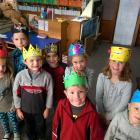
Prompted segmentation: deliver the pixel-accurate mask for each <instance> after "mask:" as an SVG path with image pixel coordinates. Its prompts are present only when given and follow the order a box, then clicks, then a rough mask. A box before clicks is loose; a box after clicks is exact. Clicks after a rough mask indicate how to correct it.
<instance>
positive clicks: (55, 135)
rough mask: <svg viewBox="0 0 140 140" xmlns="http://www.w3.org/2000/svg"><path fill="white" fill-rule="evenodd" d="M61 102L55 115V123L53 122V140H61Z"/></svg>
mask: <svg viewBox="0 0 140 140" xmlns="http://www.w3.org/2000/svg"><path fill="white" fill-rule="evenodd" d="M61 102H62V101H61V100H60V101H59V103H58V105H57V108H56V110H55V113H54V117H53V122H52V140H59V138H60V131H61V116H60V114H61V113H60V112H61V106H62V105H61Z"/></svg>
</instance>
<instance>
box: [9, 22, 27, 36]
mask: <svg viewBox="0 0 140 140" xmlns="http://www.w3.org/2000/svg"><path fill="white" fill-rule="evenodd" d="M18 25H19V26H18ZM11 32H12V36H13V35H14V33H24V34H25V35H26V36H27V38H29V29H28V27H27V26H25V25H23V24H14V25H13V26H12V28H11Z"/></svg>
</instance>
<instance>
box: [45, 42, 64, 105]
mask: <svg viewBox="0 0 140 140" xmlns="http://www.w3.org/2000/svg"><path fill="white" fill-rule="evenodd" d="M44 52H45V59H46V62H45V64H44V66H43V68H44V69H45V70H46V71H47V72H49V73H50V74H51V75H52V78H53V81H54V100H53V103H54V108H56V106H57V103H58V102H59V100H60V99H62V98H65V95H64V94H63V91H64V85H63V75H64V73H65V68H66V64H64V63H61V62H60V61H59V52H58V46H57V45H56V44H50V45H48V46H46V47H45V50H44Z"/></svg>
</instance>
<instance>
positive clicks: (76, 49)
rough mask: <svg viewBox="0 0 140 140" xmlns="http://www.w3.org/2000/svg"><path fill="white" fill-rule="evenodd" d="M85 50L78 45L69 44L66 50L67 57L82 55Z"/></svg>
mask: <svg viewBox="0 0 140 140" xmlns="http://www.w3.org/2000/svg"><path fill="white" fill-rule="evenodd" d="M84 53H85V49H84V47H83V46H82V45H81V44H80V43H71V44H70V46H69V49H68V56H74V55H79V54H84Z"/></svg>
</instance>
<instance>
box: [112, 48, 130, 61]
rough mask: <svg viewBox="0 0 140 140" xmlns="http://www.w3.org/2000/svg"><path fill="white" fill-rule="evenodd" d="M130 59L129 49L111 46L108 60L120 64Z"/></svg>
mask: <svg viewBox="0 0 140 140" xmlns="http://www.w3.org/2000/svg"><path fill="white" fill-rule="evenodd" d="M129 58H130V49H129V48H125V47H119V46H112V47H111V52H110V59H111V60H116V61H120V62H127V61H128V60H129Z"/></svg>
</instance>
